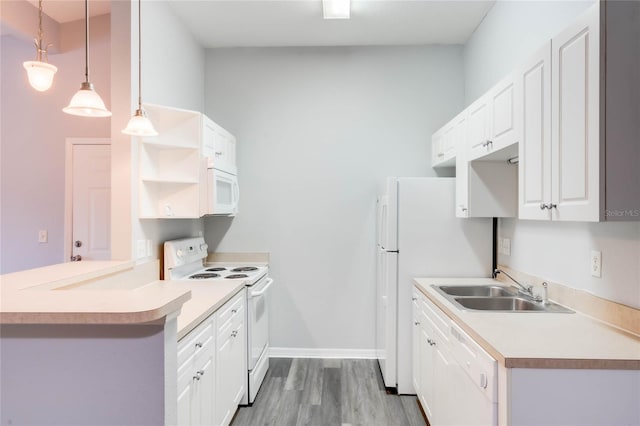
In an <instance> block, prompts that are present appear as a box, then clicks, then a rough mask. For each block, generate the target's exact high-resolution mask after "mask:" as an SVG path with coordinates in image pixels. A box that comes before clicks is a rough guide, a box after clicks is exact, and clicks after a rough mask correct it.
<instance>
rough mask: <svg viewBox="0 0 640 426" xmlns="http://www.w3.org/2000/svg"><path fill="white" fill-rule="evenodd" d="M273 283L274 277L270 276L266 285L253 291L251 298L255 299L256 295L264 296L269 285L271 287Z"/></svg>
mask: <svg viewBox="0 0 640 426" xmlns="http://www.w3.org/2000/svg"><path fill="white" fill-rule="evenodd" d="M271 284H273V278H269V279H268V280H267V283H266V284H265V286H264V287H262V288H261V289H260V290H258V291H252V292H251V298H252V299H253V298H254V297H259V296H262V295H263V294H264V293H265V292H266V291H267V290H268V289H269V287H271Z"/></svg>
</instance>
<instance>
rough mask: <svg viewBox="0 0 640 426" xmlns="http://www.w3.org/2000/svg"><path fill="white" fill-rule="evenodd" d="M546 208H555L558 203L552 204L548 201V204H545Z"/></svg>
mask: <svg viewBox="0 0 640 426" xmlns="http://www.w3.org/2000/svg"><path fill="white" fill-rule="evenodd" d="M547 208H548V209H549V210H551V209H557V208H558V205H557V204H553V203H549V204H548V206H547Z"/></svg>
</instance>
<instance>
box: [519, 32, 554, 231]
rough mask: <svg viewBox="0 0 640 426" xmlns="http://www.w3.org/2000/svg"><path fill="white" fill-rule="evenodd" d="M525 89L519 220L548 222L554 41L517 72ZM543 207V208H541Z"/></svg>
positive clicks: (522, 111)
mask: <svg viewBox="0 0 640 426" xmlns="http://www.w3.org/2000/svg"><path fill="white" fill-rule="evenodd" d="M516 78H517V79H519V80H520V87H521V90H522V107H521V108H520V109H519V114H518V117H517V119H518V120H521V126H520V127H521V128H522V139H521V140H520V143H519V147H518V148H519V160H520V161H519V169H518V175H519V179H518V184H519V191H518V194H519V198H520V206H519V211H518V215H519V217H520V219H547V218H549V217H550V214H551V213H550V212H551V211H550V210H549V209H546V208H545V204H546V203H549V202H550V200H551V42H548V43H547V44H545V46H544V47H543V48H542V49H540V50H539V51H538V52H536V54H534V55H533V56H532V57H531V58H530V59H529V60H528V61H527V62H526V63H524V65H523V66H522V67H521V68H520V69H519V70H518V71H517V72H516ZM541 206H542V208H541Z"/></svg>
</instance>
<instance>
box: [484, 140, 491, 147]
mask: <svg viewBox="0 0 640 426" xmlns="http://www.w3.org/2000/svg"><path fill="white" fill-rule="evenodd" d="M489 145H491V146H493V141H491V140H487V141H485V142H483V143H482V147H483V148H487V147H488V146H489Z"/></svg>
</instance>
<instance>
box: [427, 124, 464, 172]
mask: <svg viewBox="0 0 640 426" xmlns="http://www.w3.org/2000/svg"><path fill="white" fill-rule="evenodd" d="M457 119H458V117H456V118H454V119H453V120H451V121H450V122H449V123H447V124H446V125H445V126H444V127H443V128H442V129H440V130H439V131H437V132H436V133H434V134H433V136H432V137H431V152H432V156H431V165H432V167H453V166H455V165H456V152H457V149H456V147H457V141H456V136H457V128H456V120H457Z"/></svg>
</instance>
